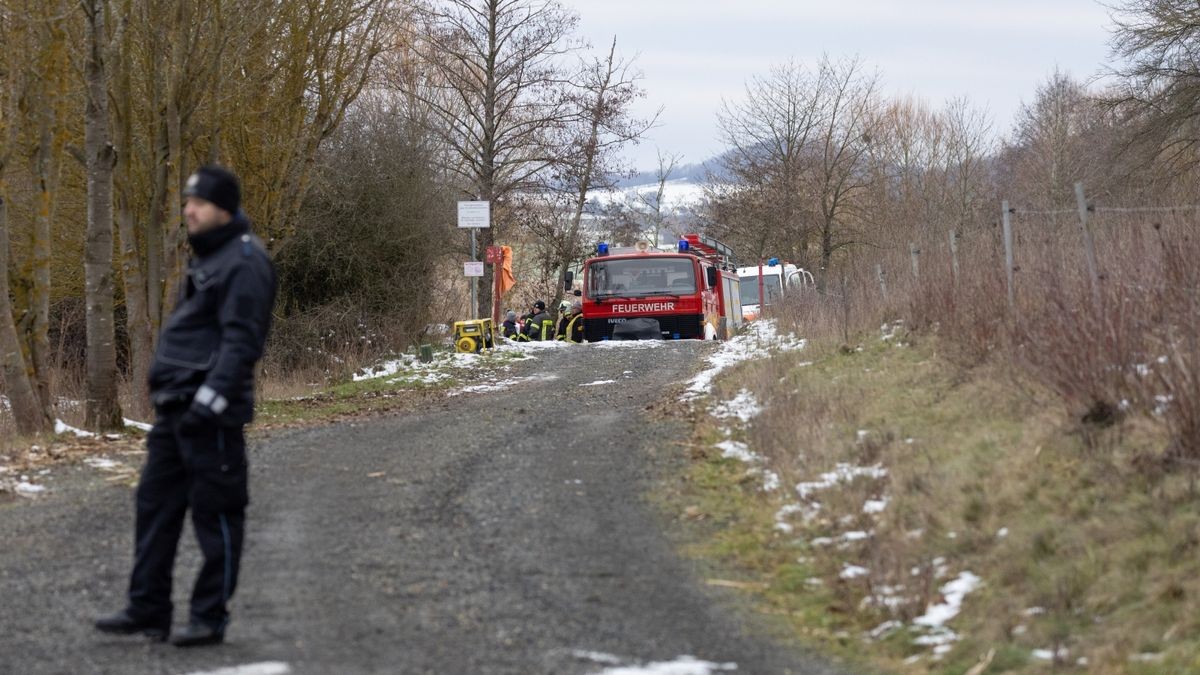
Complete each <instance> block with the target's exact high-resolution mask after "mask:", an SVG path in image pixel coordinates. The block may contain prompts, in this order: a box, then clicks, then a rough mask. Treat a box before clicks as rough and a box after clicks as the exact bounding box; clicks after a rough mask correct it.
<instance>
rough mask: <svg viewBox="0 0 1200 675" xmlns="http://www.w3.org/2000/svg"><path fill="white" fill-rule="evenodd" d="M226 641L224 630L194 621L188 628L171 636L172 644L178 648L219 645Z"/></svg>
mask: <svg viewBox="0 0 1200 675" xmlns="http://www.w3.org/2000/svg"><path fill="white" fill-rule="evenodd" d="M224 639H225V630H224V629H223V628H214V627H212V626H210V625H208V624H206V623H203V622H200V621H195V620H192V621H191V622H189V623H188V625H187V628H184V629H183V630H180V631H176V632H175V633H173V634H172V635H171V644H173V645H175V646H176V647H203V646H204V645H218V644H221V642H222V641H223V640H224Z"/></svg>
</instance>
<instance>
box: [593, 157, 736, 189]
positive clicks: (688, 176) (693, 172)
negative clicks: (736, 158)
mask: <svg viewBox="0 0 1200 675" xmlns="http://www.w3.org/2000/svg"><path fill="white" fill-rule="evenodd" d="M710 175H712V176H715V177H716V178H718V179H721V178H724V177H725V172H724V171H723V170H722V168H721V157H720V156H717V157H710V158H709V159H706V160H704V161H703V162H693V163H691V164H681V165H679V166H677V167H675V169H674V170H673V171H671V177H670V180H672V181H678V180H682V181H687V182H689V183H692V184H694V185H702V184H704V183H706V182H708V179H709V176H710ZM656 183H658V170H657V169H649V170H646V171H638V172H637V173H635V174H633V175H632V176H630V177H628V178H624V179H622V180H620V181H619V182H618V183H617V187H618V188H630V187H638V186H644V185H652V184H656Z"/></svg>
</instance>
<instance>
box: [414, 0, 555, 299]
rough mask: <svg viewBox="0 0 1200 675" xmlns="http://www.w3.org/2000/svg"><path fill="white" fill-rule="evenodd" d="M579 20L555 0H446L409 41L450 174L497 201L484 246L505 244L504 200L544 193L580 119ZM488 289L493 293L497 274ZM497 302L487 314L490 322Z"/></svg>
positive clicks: (425, 14) (427, 11)
mask: <svg viewBox="0 0 1200 675" xmlns="http://www.w3.org/2000/svg"><path fill="white" fill-rule="evenodd" d="M576 22H577V18H576V16H575V15H574V14H573V13H571V12H570V11H568V10H567V9H566V8H565V7H563V5H561V4H560V3H559V2H557V1H555V0H440V1H438V2H434V3H432V4H431V6H429V7H426V8H424V9H423V10H422V11H421V12H420V14H419V16H418V19H417V21H415V22H414V24H413V32H412V33H411V34H410V36H409V41H410V43H411V44H412V45H413V49H414V51H415V53H416V55H417V56H418V57H419V58H420V60H421V66H422V67H423V68H424V69H425V70H426V73H427V75H426V77H425V78H424V81H425V82H426V83H427V84H426V86H424V87H421V88H420V89H419V90H418V92H417V95H418V96H420V98H421V100H422V102H423V103H424V104H425V105H426V106H428V109H429V110H430V112H431V115H430V118H429V119H430V121H431V122H432V124H431V125H430V127H429V129H430V131H431V132H432V133H435V134H437V135H439V136H440V137H441V139H442V141H443V142H444V143H445V146H446V148H447V149H448V155H449V156H448V157H447V169H448V170H449V171H450V172H452V173H454V174H456V175H457V176H459V177H460V178H461V179H462V180H463V181H464V182H465V185H466V188H465V191H466V193H467V194H468V195H469V196H470V197H472V198H475V199H481V200H488V201H491V202H493V206H492V214H493V215H492V220H493V222H492V228H491V229H488V230H484V231H482V232H481V233H480V235H481V239H482V242H481V243H482V245H483V246H485V247H486V246H488V245H491V244H492V243H493V242H494V241H495V240H496V239H497V238H500V237H503V235H504V234H505V229H506V227H507V225H508V223H507V222H506V215H505V209H504V200H505V199H506V198H507V197H508V196H510V195H512V194H513V193H514V192H516V191H518V190H521V189H524V188H527V187H531V186H534V185H536V184H537V183H538V180H539V177H540V176H541V174H543V173H544V172H545V171H546V170H547V169H548V168H550V167H551V166H553V165H554V164H555V163H556V162H558V160H559V150H560V145H559V144H558V143H557V139H558V138H560V137H561V134H562V132H563V130H564V129H565V127H566V125H567V124H568V123H569V122H570V121H571V120H572V119H575V118H576V117H577V116H578V114H579V111H578V109H577V107H576V106H573V105H572V104H571V100H570V98H569V97H568V96H567V95H566V93H565V91H564V84H565V83H566V81H567V79H568V78H567V75H566V74H565V73H564V72H563V71H562V67H561V61H562V57H563V56H564V55H565V54H567V53H569V52H571V51H573V50H575V49H576V48H577V45H576V44H575V43H573V42H572V41H571V35H572V33H573V31H574V29H575V25H576ZM485 274H486V276H485V277H484V279H483V286H484V288H490V284H491V270H490V269H488V270H487V271H486V273H485ZM489 295H490V294H487V293H483V294H481V295H480V298H479V307H478V311H479V313H480V315H482V316H490V315H491V314H492V312H491V308H490V305H491V302H490V298H489Z"/></svg>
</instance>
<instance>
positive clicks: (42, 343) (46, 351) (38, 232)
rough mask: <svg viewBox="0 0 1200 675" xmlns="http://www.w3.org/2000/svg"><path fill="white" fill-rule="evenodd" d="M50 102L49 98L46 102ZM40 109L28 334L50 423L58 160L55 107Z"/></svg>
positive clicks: (40, 397) (35, 377) (31, 358)
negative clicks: (52, 248)
mask: <svg viewBox="0 0 1200 675" xmlns="http://www.w3.org/2000/svg"><path fill="white" fill-rule="evenodd" d="M46 103H49V102H46ZM49 107H50V108H51V110H49V111H43V112H42V113H41V121H40V122H39V127H40V128H39V132H38V135H39V137H38V147H37V150H36V152H35V153H34V157H33V161H32V164H33V166H32V167H31V168H32V169H33V176H34V180H35V182H36V185H37V196H36V199H37V203H36V207H35V210H34V222H33V247H32V249H33V275H32V276H33V292H32V293H31V297H30V301H31V304H32V310H33V324H32V326H31V327H30V328H31V330H30V335H29V361H30V365H31V366H32V367H33V384H34V387H35V389H36V390H37V395H38V400H39V402H40V404H41V406H40V407H41V410H42V416H43V417H44V418H45V419H46V422H47V423H53V422H54V403H53V399H52V398H51V396H50V362H49V360H50V238H51V224H52V223H53V221H54V206H55V198H56V194H57V192H58V161H57V158H56V157H55V152H54V147H53V146H54V139H53V136H52V131H51V122H50V120H49V119H48V117H49V116H51V115H53V114H54V113H53V108H54V107H55V106H53V105H50V106H49Z"/></svg>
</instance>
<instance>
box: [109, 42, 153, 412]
mask: <svg viewBox="0 0 1200 675" xmlns="http://www.w3.org/2000/svg"><path fill="white" fill-rule="evenodd" d="M121 50H122V53H121V63H120V66H119V68H120V70H119V71H118V74H117V76H116V89H117V95H116V99H117V100H119V101H125V102H128V101H131V100H132V96H133V85H132V73H131V70H132V65H131V64H130V61H129V58H130V57H129V45H128V44H123V45H121ZM120 105H121V104H118V106H120ZM125 105H126V106H128V103H126V104H125ZM121 110H122V113H123V114H121V115H120V123H119V124H118V125H117V127H116V128H117V139H116V140H117V147H118V148H132V147H133V145H134V139H133V117H132V114H131V112H132V106H128V107H125V108H123V109H121ZM132 161H133V158H132V157H130V156H129V155H128V151H126V153H125V154H124V155H123V156H122V157H120V158H118V164H117V173H116V181H117V186H118V187H117V233H118V239H119V241H120V246H121V280H122V282H123V283H124V290H125V330H126V332H127V333H128V335H129V364H130V367H129V370H130V378H131V383H132V389H133V392H134V396H133V401H134V403H133V410H134V411H135V412H137V413H139V414H144V413H147V412H149V409H150V406H149V399H148V397H147V391H146V382H147V377H148V375H149V370H150V361H151V359H152V358H153V349H154V337H153V333H152V332H151V328H150V313H149V302H148V301H149V298H150V296H151V289H152V288H153V292H154V293H158V287H157V286H151V285H149V284H147V283H146V274H145V273H144V267H143V265H142V255H141V248H140V247H139V246H138V237H137V227H136V225H135V222H134V215H133V205H132V203H133V192H134V189H135V188H134V185H133V172H132Z"/></svg>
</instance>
